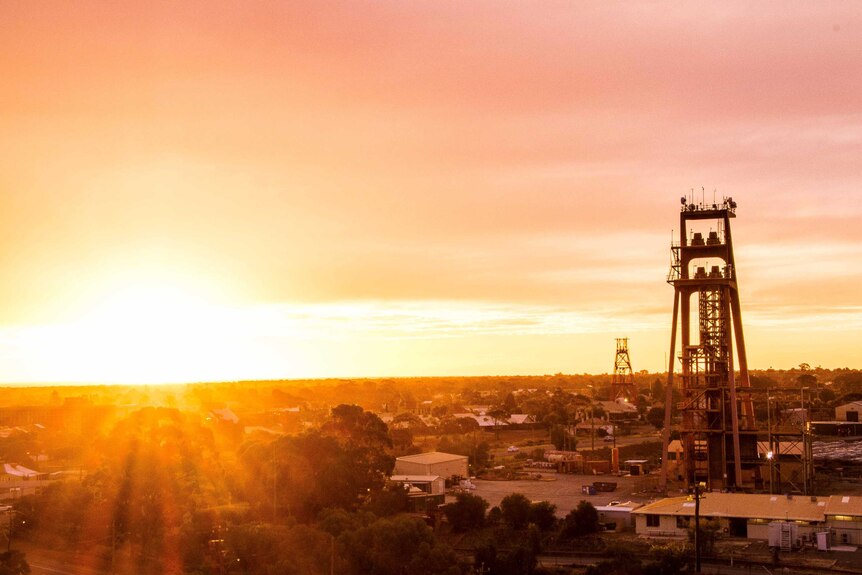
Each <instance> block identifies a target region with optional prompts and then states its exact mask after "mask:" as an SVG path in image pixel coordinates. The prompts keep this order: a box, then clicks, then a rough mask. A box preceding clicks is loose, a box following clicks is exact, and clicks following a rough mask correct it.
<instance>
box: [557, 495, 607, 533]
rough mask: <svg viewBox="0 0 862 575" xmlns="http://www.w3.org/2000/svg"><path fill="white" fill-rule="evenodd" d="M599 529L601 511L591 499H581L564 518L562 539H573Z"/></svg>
mask: <svg viewBox="0 0 862 575" xmlns="http://www.w3.org/2000/svg"><path fill="white" fill-rule="evenodd" d="M598 530H599V512H598V511H596V508H595V507H593V504H592V503H590V502H589V501H583V500H582V501H581V502H580V503H578V506H577V507H575V508H574V509H572V510H571V511H570V512H569V514H568V515H566V517H565V518H564V519H563V529H562V531H561V533H560V538H561V539H564V540H566V539H572V538H574V537H581V536H583V535H589V534H590V533H595V532H596V531H598Z"/></svg>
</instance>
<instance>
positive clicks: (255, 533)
mask: <svg viewBox="0 0 862 575" xmlns="http://www.w3.org/2000/svg"><path fill="white" fill-rule="evenodd" d="M225 545H226V547H227V557H226V562H227V563H228V564H230V565H234V566H236V567H238V568H239V570H240V572H242V573H256V574H260V575H280V574H282V573H291V574H297V575H306V574H307V575H311V574H314V573H321V572H325V571H328V567H329V560H330V555H331V548H332V538H331V536H330V535H328V534H326V533H324V532H323V531H320V530H317V529H314V528H311V527H308V526H304V525H294V526H290V527H288V526H283V525H271V524H261V523H249V524H244V525H237V526H234V527H233V528H231V529H230V530H229V531H227V532H226V533H225Z"/></svg>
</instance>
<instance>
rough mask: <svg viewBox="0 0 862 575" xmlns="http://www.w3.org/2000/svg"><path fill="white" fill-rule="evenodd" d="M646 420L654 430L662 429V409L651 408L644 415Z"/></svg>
mask: <svg viewBox="0 0 862 575" xmlns="http://www.w3.org/2000/svg"><path fill="white" fill-rule="evenodd" d="M646 420H647V421H648V422H649V423H651V424H652V425H653V426H654V427H655V428H656V429H661V428H663V427H664V408H663V407H651V408H650V409H649V411H647V413H646Z"/></svg>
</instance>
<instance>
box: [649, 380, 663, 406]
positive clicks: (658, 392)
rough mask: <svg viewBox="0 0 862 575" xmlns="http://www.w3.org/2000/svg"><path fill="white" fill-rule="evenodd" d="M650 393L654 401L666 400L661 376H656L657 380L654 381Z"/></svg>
mask: <svg viewBox="0 0 862 575" xmlns="http://www.w3.org/2000/svg"><path fill="white" fill-rule="evenodd" d="M650 395H652V399H653V401H661V402H664V383H662V381H661V380H660V379H659V378H655V381H653V382H652V386H650Z"/></svg>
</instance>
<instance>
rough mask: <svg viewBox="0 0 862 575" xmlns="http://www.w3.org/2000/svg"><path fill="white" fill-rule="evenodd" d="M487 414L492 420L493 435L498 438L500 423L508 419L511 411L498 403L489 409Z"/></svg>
mask: <svg viewBox="0 0 862 575" xmlns="http://www.w3.org/2000/svg"><path fill="white" fill-rule="evenodd" d="M487 415H488V417H490V418H491V419H493V420H494V435H495V437H496V438H497V439H500V424H501V423H506V422H507V421H509V417H511V415H512V413H511V412H510V411H509V410H508V409H507V408H506V406H505V405H498V406H496V407H494V408H493V409H489V410H488V414H487Z"/></svg>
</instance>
